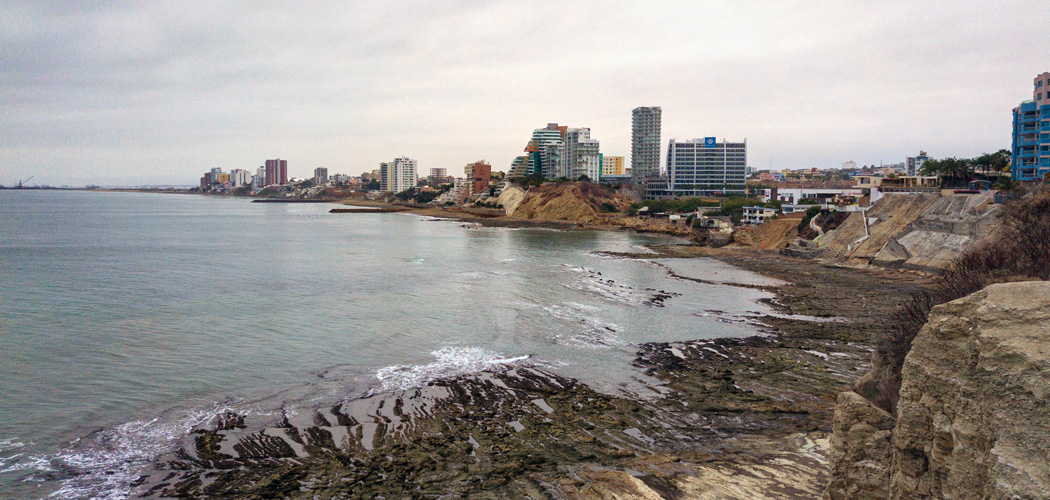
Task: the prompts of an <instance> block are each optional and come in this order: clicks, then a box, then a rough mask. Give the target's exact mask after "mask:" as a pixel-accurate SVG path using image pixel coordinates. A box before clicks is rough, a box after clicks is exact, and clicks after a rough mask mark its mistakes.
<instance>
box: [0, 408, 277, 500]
mask: <svg viewBox="0 0 1050 500" xmlns="http://www.w3.org/2000/svg"><path fill="white" fill-rule="evenodd" d="M228 411H234V412H237V413H238V414H240V415H245V414H251V413H258V412H254V411H253V410H251V409H246V408H234V407H233V406H231V405H230V404H215V405H213V406H211V407H208V408H205V409H196V410H187V411H185V412H183V413H181V414H179V415H177V416H176V417H174V418H170V419H162V418H161V417H156V418H152V419H149V420H136V421H132V422H127V423H124V424H121V425H118V426H115V427H113V428H110V429H101V430H98V431H95V432H92V433H91V434H89V435H87V436H85V437H82V438H78V439H76V440H74V441H73V442H72V444H70V445H69V446H68V447H67V448H65V449H63V450H61V451H59V452H57V453H54V454H51V455H44V456H35V455H22V456H18V457H17V460H15V461H14V462H13V463H9V464H4V465H5V467H4V468H3V469H2V470H0V472H18V471H24V472H29V473H30V475H29V476H27V477H26V478H25V480H27V481H37V482H39V481H49V480H56V481H59V483H60V486H59V487H58V489H57V490H55V491H54V492H53V493H51V494H50V495H49V497H50V498H58V499H64V500H80V499H89V498H90V499H101V500H125V499H127V498H128V497H130V496H131V495H132V493H133V489H134V484H135V482H136V481H137V480H138V479H139V478H140V476H141V475H142V470H143V467H145V466H148V465H149V464H151V463H152V462H153V461H154V460H156V459H157V458H159V457H161V456H162V455H164V454H167V453H171V452H174V451H176V450H177V449H178V448H179V447H180V446H181V444H182V442H183V440H184V439H185V437H186V436H187V435H189V434H190V433H191V432H192V431H193V430H194V429H197V428H200V427H203V426H209V425H212V423H213V422H214V420H215V419H217V418H218V417H219V415H222V414H224V413H226V412H228ZM7 441H10V440H5V441H0V445H3V444H4V443H5V442H7ZM19 444H20V443H19Z"/></svg>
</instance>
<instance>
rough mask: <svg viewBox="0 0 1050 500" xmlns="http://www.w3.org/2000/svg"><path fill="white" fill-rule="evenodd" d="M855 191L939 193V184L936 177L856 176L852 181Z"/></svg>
mask: <svg viewBox="0 0 1050 500" xmlns="http://www.w3.org/2000/svg"><path fill="white" fill-rule="evenodd" d="M853 182H854V184H853V187H854V188H855V189H865V188H867V189H871V188H878V190H879V191H882V192H883V193H939V192H941V182H940V179H939V178H938V177H937V176H936V175H927V176H923V175H902V176H898V177H883V176H881V175H858V176H856V177H855V178H854V179H853Z"/></svg>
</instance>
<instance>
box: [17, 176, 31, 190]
mask: <svg viewBox="0 0 1050 500" xmlns="http://www.w3.org/2000/svg"><path fill="white" fill-rule="evenodd" d="M31 180H33V176H32V175H30V176H29V178H28V179H23V180H20V181H18V189H22V184H24V183H26V182H29V181H31Z"/></svg>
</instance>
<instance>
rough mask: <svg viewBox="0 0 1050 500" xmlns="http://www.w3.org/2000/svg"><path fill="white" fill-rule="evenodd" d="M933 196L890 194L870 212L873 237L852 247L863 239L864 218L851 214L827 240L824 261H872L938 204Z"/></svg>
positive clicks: (822, 255) (860, 215) (869, 228)
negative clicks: (895, 238)
mask: <svg viewBox="0 0 1050 500" xmlns="http://www.w3.org/2000/svg"><path fill="white" fill-rule="evenodd" d="M937 198H938V195H934V194H887V195H886V196H884V197H883V198H882V199H880V200H879V201H878V202H876V203H875V205H874V206H872V207H871V208H870V209H868V210H867V216H868V218H869V219H877V221H875V222H874V223H873V224H871V225H870V226H869V227H868V230H869V232H870V237H869V238H868V239H866V240H864V241H863V242H861V243H860V244H858V245H855V246H856V248H853V246H854V244H855V242H857V241H858V240H860V239H861V238H862V237H864V216H863V215H862V214H861V213H860V212H855V213H852V214H850V216H849V218H848V219H846V221H845V222H843V223H842V225H841V226H839V227H838V229H836V230H834V231H832V232H831V233H829V234H828V235H827V237H826V238H825V242H826V246H825V247H824V252H823V253H822V254H821V257H823V258H830V259H833V260H858V259H859V260H861V261H864V262H867V261H869V260H871V259H872V258H873V257H875V255H876V254H877V253H879V251H880V250H882V247H884V246H885V245H886V242H887V241H890V239H891V238H893V237H894V236H897V235H899V234H901V233H903V232H904V231H906V230H907V229H908V227H909V225H910V224H911V223H912V222H914V221H915V220H916V219H918V218H919V216H920V215H922V213H923V211H924V210H925V209H926V208H927V207H929V206H930V205H931V204H932V203H933V202H934V201H936V200H937Z"/></svg>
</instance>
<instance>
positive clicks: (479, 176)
mask: <svg viewBox="0 0 1050 500" xmlns="http://www.w3.org/2000/svg"><path fill="white" fill-rule="evenodd" d="M463 172H464V173H465V174H466V176H467V181H468V182H469V185H468V188H469V189H470V194H474V193H480V192H482V191H484V190H486V189H488V188H489V181H490V180H491V178H492V165H489V164H488V162H486V161H484V160H482V161H476V162H474V163H471V164H468V165H467V166H465V167H463Z"/></svg>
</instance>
